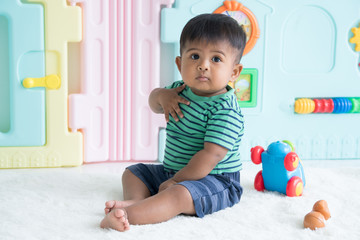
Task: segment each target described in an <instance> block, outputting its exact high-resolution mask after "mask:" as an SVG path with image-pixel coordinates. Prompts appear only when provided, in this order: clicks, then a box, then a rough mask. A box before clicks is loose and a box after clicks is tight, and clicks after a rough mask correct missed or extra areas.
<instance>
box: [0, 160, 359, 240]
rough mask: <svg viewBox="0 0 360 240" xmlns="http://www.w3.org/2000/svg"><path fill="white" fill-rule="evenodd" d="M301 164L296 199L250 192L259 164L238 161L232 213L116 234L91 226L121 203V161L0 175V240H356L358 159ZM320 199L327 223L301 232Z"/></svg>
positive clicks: (226, 211) (19, 171) (134, 228)
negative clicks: (109, 205) (238, 187)
mask: <svg viewBox="0 0 360 240" xmlns="http://www.w3.org/2000/svg"><path fill="white" fill-rule="evenodd" d="M303 163H304V169H305V174H306V180H307V185H306V187H305V189H304V194H303V196H301V197H296V198H290V197H286V196H284V195H281V194H278V193H274V192H258V191H256V190H255V189H254V187H253V181H254V177H255V175H256V173H257V172H258V171H259V170H260V169H261V166H257V165H254V164H253V163H251V162H245V163H244V168H243V170H242V171H241V181H242V186H243V187H244V194H243V196H242V199H241V201H240V203H239V204H237V205H235V206H234V207H232V208H228V209H225V210H223V211H220V212H217V213H215V214H212V215H209V216H206V217H205V218H203V219H199V218H196V217H187V216H178V217H175V218H174V219H172V220H170V221H168V222H165V223H160V224H153V225H145V226H131V229H130V230H129V231H128V232H124V233H120V232H117V231H114V230H104V229H101V228H100V227H99V223H100V221H101V220H102V218H103V216H104V212H103V209H104V203H105V201H106V200H111V199H122V188H121V174H122V172H123V171H124V169H125V167H126V166H127V165H129V163H109V164H91V165H83V166H80V167H76V168H61V169H13V170H0V183H1V185H0V202H1V205H0V218H1V221H0V239H2V240H4V239H136V240H140V239H149V240H151V239H156V240H160V239H171V240H176V239H194V240H195V239H196V240H197V239H207V240H210V239H223V240H227V239H341V240H343V239H344V240H345V239H354V240H358V239H360V224H359V217H360V191H359V188H360V161H358V160H356V161H355V160H354V161H303ZM320 199H324V200H326V201H327V202H328V205H329V209H330V212H331V216H332V217H331V218H330V219H329V220H328V221H326V226H325V227H324V228H321V229H317V230H316V231H312V230H309V229H304V227H303V219H304V216H305V215H306V214H307V213H308V212H310V211H311V209H312V206H313V205H314V203H315V202H316V201H317V200H320Z"/></svg>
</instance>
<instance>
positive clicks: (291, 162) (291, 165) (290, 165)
mask: <svg viewBox="0 0 360 240" xmlns="http://www.w3.org/2000/svg"><path fill="white" fill-rule="evenodd" d="M298 165H299V157H298V155H297V154H296V153H294V152H289V153H288V154H286V156H285V158H284V166H285V168H286V170H288V171H294V170H295V169H296V168H297V166H298Z"/></svg>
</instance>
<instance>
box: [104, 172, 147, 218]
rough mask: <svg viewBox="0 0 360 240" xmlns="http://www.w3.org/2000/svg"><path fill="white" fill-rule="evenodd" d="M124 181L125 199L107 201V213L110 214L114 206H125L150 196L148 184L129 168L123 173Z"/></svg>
mask: <svg viewBox="0 0 360 240" xmlns="http://www.w3.org/2000/svg"><path fill="white" fill-rule="evenodd" d="M122 183H123V193H124V201H115V200H111V201H107V202H106V203H105V214H108V213H109V212H110V211H111V209H113V208H125V207H128V206H130V205H132V204H134V203H136V202H138V201H140V200H143V199H145V198H148V197H150V191H149V189H148V188H147V187H146V185H145V184H144V183H143V182H142V181H141V180H140V179H139V178H138V177H137V176H135V175H134V174H133V173H132V172H131V171H130V170H128V169H126V170H125V171H124V173H123V176H122Z"/></svg>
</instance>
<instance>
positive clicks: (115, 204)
mask: <svg viewBox="0 0 360 240" xmlns="http://www.w3.org/2000/svg"><path fill="white" fill-rule="evenodd" d="M134 203H135V202H134V201H131V200H129V201H115V200H111V201H107V202H106V203H105V214H108V213H109V212H110V211H111V210H112V209H115V208H126V207H128V206H130V205H132V204H134Z"/></svg>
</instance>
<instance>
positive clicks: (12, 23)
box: [0, 0, 46, 147]
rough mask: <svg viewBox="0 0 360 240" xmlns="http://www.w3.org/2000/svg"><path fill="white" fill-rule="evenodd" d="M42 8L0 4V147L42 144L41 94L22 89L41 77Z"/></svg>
mask: <svg viewBox="0 0 360 240" xmlns="http://www.w3.org/2000/svg"><path fill="white" fill-rule="evenodd" d="M43 14H44V12H43V7H42V5H38V4H23V3H21V2H20V1H19V0H13V1H0V147H1V146H41V145H44V144H45V141H46V140H45V90H44V89H41V88H34V89H25V88H24V87H23V86H22V81H23V79H24V78H26V77H33V78H38V77H43V76H44V75H45V63H44V18H43Z"/></svg>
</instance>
